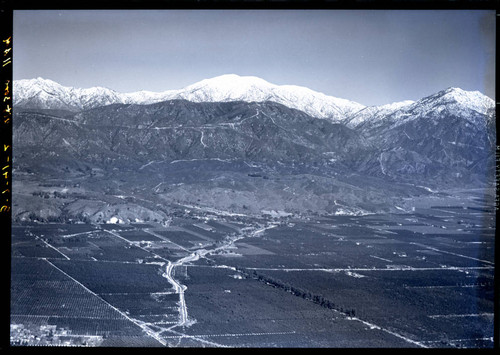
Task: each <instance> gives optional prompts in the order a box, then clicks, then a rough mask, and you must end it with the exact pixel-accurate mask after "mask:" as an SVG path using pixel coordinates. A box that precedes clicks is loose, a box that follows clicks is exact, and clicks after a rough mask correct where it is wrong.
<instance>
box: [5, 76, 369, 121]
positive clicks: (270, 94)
mask: <svg viewBox="0 0 500 355" xmlns="http://www.w3.org/2000/svg"><path fill="white" fill-rule="evenodd" d="M173 99H185V100H188V101H192V102H227V101H245V102H264V101H272V102H276V103H280V104H283V105H285V106H288V107H290V108H294V109H298V110H301V111H304V112H306V113H308V114H309V115H311V116H314V117H318V118H324V119H329V120H332V121H335V122H339V121H341V120H343V119H345V117H347V116H349V115H352V114H353V113H355V112H357V111H359V110H361V109H363V108H364V107H365V106H363V105H361V104H359V103H357V102H353V101H349V100H345V99H340V98H336V97H332V96H328V95H325V94H323V93H320V92H316V91H314V90H311V89H308V88H306V87H301V86H295V85H275V84H272V83H269V82H267V81H266V80H264V79H261V78H258V77H256V76H239V75H236V74H225V75H221V76H217V77H214V78H211V79H204V80H201V81H199V82H197V83H194V84H192V85H189V86H186V87H185V88H183V89H180V90H168V91H164V92H150V91H139V92H132V93H118V92H115V91H113V90H110V89H106V88H102V87H95V88H90V89H76V88H72V87H64V86H61V85H59V84H57V83H55V82H53V81H51V80H47V79H42V78H37V79H32V80H17V81H15V85H14V104H15V105H24V106H25V107H32V108H36V107H38V108H40V107H42V106H43V107H44V108H60V109H69V110H81V109H88V108H92V107H96V106H102V105H106V104H112V103H128V104H151V103H155V102H161V101H166V100H173Z"/></svg>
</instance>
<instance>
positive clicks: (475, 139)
mask: <svg viewBox="0 0 500 355" xmlns="http://www.w3.org/2000/svg"><path fill="white" fill-rule="evenodd" d="M13 99H14V119H13V142H14V146H15V147H16V149H15V151H14V153H15V154H14V160H15V162H16V171H15V172H14V173H15V174H18V176H19V174H20V173H25V174H27V175H25V176H30V174H35V175H36V176H38V177H39V178H41V179H42V180H51V179H57V180H60V179H62V178H64V179H65V181H73V180H75V179H76V180H78V181H84V180H85V179H87V178H88V179H94V180H95V178H96V175H95V174H96V172H99V171H100V172H101V173H99V174H104V175H102V179H101V180H99V181H100V182H99V183H97V182H96V181H94V180H92V181H93V183H92V184H93V185H92V186H93V187H92V189H95V190H96V191H101V192H103V191H108V193H109V191H116V193H120V194H122V193H123V191H124V190H125V191H130V190H136V189H138V188H139V186H142V190H141V191H142V192H141V193H142V194H145V195H143V198H144V199H145V196H149V197H148V200H150V199H152V198H153V197H151V196H150V195H148V194H153V195H155V194H160V195H161V196H163V197H164V198H167V197H166V196H168V199H169V201H172V200H174V199H175V200H179V201H183V202H184V203H186V204H189V205H193V204H197V203H198V204H200V203H201V204H203V203H205V205H206V206H211V207H219V208H222V209H224V208H228V206H232V207H231V208H232V210H234V211H238V210H240V211H241V209H242V208H243V207H242V206H243V205H244V206H246V208H250V209H252V206H253V207H254V210H256V211H259V210H262V209H267V210H269V209H273V208H274V209H278V208H279V206H287V209H288V210H295V211H300V210H304V209H308V210H309V209H313V210H314V209H320V210H322V211H330V212H331V211H335V210H336V209H338V208H340V207H339V206H342V208H343V209H344V210H345V209H348V208H354V206H355V207H356V208H358V209H361V210H368V211H370V210H376V209H377V208H379V207H380V206H382V205H384V206H385V207H384V208H390V207H388V206H391V204H392V203H393V202H390V203H389V202H388V199H389V197H390V196H393V197H394V196H395V194H396V195H397V196H398V199H399V201H401V197H402V196H406V197H409V196H412V195H414V194H415V193H417V194H418V193H422V191H421V190H418V189H417V191H414V190H412V189H413V188H410V187H409V186H421V185H424V186H426V187H432V188H433V189H438V190H439V189H441V190H442V189H445V188H449V187H451V186H460V187H465V186H469V187H471V186H473V187H477V186H484V185H485V184H486V185H488V184H491V183H492V181H494V172H495V169H494V162H495V149H496V127H495V109H494V102H493V100H491V99H490V98H488V97H487V96H485V95H483V94H481V93H479V92H477V91H464V90H462V89H459V88H448V89H445V90H442V91H440V92H438V93H435V94H432V95H429V96H427V97H425V98H422V99H420V100H417V101H404V102H399V103H393V104H388V105H382V106H371V107H366V106H363V105H361V104H358V103H355V102H352V101H348V100H344V99H338V98H334V97H329V96H326V95H324V94H321V93H317V92H314V91H312V90H310V89H307V88H302V87H298V86H277V85H273V84H270V83H267V82H266V81H264V80H262V79H259V78H256V77H239V76H236V75H223V76H220V77H216V78H213V79H207V80H203V81H201V82H199V83H196V84H193V85H190V86H188V87H186V88H184V89H181V90H171V91H165V92H162V93H152V92H145V91H142V92H137V93H128V94H122V93H117V92H115V91H112V90H110V89H105V88H91V89H76V88H67V87H63V86H61V85H59V84H57V83H55V82H53V81H50V80H46V79H41V78H38V79H32V80H18V81H15V82H14V97H13ZM195 171H196V173H194V172H195ZM86 176H87V178H85V177H86ZM256 177H258V178H256ZM263 177H266V180H262V178H263ZM82 179H83V180H82ZM259 179H260V180H259ZM85 181H87V182H88V181H90V180H85ZM401 184H402V185H401ZM125 186H126V187H125ZM398 186H399V187H398ZM89 189H90V187H89ZM116 189H118V190H116ZM120 191H121V192H120ZM228 191H232V192H233V193H234V194H235V195H234V196H232V197H231V198H228V196H229V195H228ZM146 192H147V193H146ZM260 193H263V195H262V196H260V198H257V199H256V196H258V195H259V194H260ZM235 201H239V202H240V205H239V206H236V207H235V205H234V204H235ZM332 201H334V202H335V203H333V202H332ZM384 201H385V202H384ZM236 205H237V204H236ZM377 206H379V207H377Z"/></svg>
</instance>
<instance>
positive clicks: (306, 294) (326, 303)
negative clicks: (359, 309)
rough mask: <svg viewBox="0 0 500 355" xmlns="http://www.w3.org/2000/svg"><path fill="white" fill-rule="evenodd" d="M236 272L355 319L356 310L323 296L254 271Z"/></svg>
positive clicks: (241, 270)
mask: <svg viewBox="0 0 500 355" xmlns="http://www.w3.org/2000/svg"><path fill="white" fill-rule="evenodd" d="M237 270H238V271H240V272H243V273H245V274H246V275H250V276H251V277H252V278H254V279H256V280H259V281H261V282H265V283H266V284H268V285H271V286H273V287H276V288H279V289H282V290H284V291H286V292H289V293H291V294H292V295H295V296H298V297H302V298H303V299H305V300H309V301H312V302H314V303H316V304H319V305H320V306H321V307H325V308H328V309H333V310H335V311H337V312H341V313H344V314H345V315H347V316H348V317H355V316H356V310H355V309H354V308H347V307H343V306H341V305H338V304H335V303H334V302H332V301H330V300H328V299H326V298H325V297H324V296H321V295H314V294H312V293H311V292H310V291H306V290H303V289H300V288H298V287H295V286H293V285H290V284H289V283H287V282H284V281H281V280H277V279H274V278H272V277H270V276H267V275H262V274H259V273H257V271H256V270H252V272H251V273H248V272H247V271H246V270H243V269H238V268H237Z"/></svg>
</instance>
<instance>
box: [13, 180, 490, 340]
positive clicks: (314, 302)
mask: <svg viewBox="0 0 500 355" xmlns="http://www.w3.org/2000/svg"><path fill="white" fill-rule="evenodd" d="M491 196H493V195H491ZM491 196H489V197H488V196H487V195H485V191H484V190H476V191H448V192H447V193H446V194H444V193H441V194H439V197H437V196H431V197H428V198H426V199H421V200H416V199H415V200H414V201H413V203H414V206H415V209H414V210H413V211H406V212H403V211H402V213H401V214H382V215H375V214H372V215H365V216H341V215H338V216H316V217H310V218H295V217H288V218H284V217H281V218H275V219H273V218H272V217H271V216H269V217H266V218H260V219H256V218H248V217H246V216H244V215H232V216H231V215H227V214H226V215H221V214H219V215H218V214H217V213H216V212H209V213H206V212H203V213H201V211H199V210H196V209H189V208H187V209H186V210H185V211H184V212H183V213H179V214H178V216H177V217H175V218H174V219H173V220H172V223H171V224H170V225H169V226H164V225H160V224H156V223H141V224H139V223H137V224H132V225H120V224H101V225H84V224H73V225H69V224H43V225H42V224H35V223H32V224H27V225H22V226H21V225H14V226H13V236H12V238H13V240H12V298H11V299H12V301H11V337H12V338H11V340H12V343H13V344H16V342H17V344H23V342H24V344H30V345H37V344H38V345H41V344H52V345H55V344H63V345H64V344H66V345H70V344H71V345H91V346H130V347H134V346H141V347H149V346H184V347H189V346H194V347H201V346H209V347H223V346H230V347H492V346H493V308H494V306H493V303H494V298H493V276H494V238H495V237H494V235H495V213H494V210H492V209H491V208H490V207H487V206H491V204H489V203H488V199H489V198H491ZM21 324H22V325H21ZM30 335H32V336H33V337H32V338H30Z"/></svg>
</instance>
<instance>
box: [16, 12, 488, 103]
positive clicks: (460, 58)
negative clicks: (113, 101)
mask: <svg viewBox="0 0 500 355" xmlns="http://www.w3.org/2000/svg"><path fill="white" fill-rule="evenodd" d="M13 51H14V67H13V71H14V79H30V78H35V77H43V78H46V79H51V80H54V81H56V82H58V83H60V84H61V85H64V86H73V87H81V88H87V87H92V86H104V87H108V88H110V89H113V90H116V91H119V92H132V91H138V90H150V91H165V90H169V89H180V88H182V87H184V86H187V85H190V84H192V83H194V82H197V81H199V80H202V79H206V78H211V77H214V76H218V75H222V74H230V73H233V74H238V75H253V76H258V77H261V78H263V79H265V80H267V81H269V82H271V83H273V84H278V85H284V84H291V85H300V86H306V87H309V88H310V89H313V90H316V91H320V92H323V93H325V94H327V95H332V96H336V97H340V98H345V99H349V100H353V101H357V102H359V103H361V104H364V105H378V104H386V103H390V102H394V101H401V100H407V99H408V100H417V99H419V98H422V97H424V96H427V95H430V94H433V93H435V92H437V91H440V90H443V89H446V88H447V87H450V86H453V87H460V88H462V89H464V90H479V91H481V92H483V93H484V94H486V95H488V96H490V97H492V98H494V95H495V93H494V86H495V11H479V10H467V11H462V10H446V11H444V10H441V11H439V10H438V11H435V10H423V11H416V10H406V11H396V10H351V11H347V10H270V11H266V10H154V11H152V10H149V11H144V10H122V11H118V10H97V11H89V10H67V11H57V10H51V11H48V10H18V11H14V32H13Z"/></svg>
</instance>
